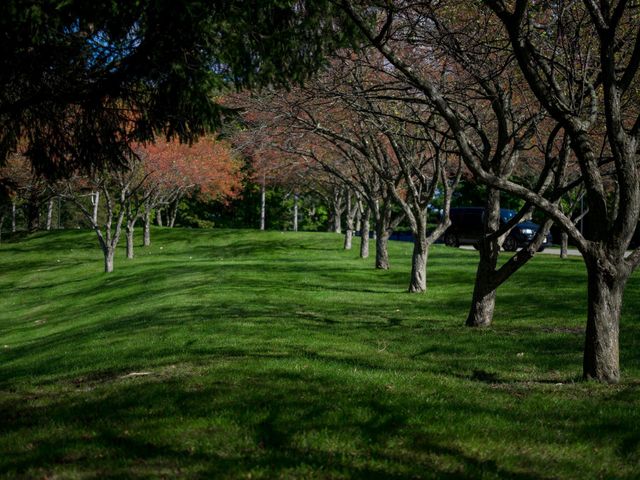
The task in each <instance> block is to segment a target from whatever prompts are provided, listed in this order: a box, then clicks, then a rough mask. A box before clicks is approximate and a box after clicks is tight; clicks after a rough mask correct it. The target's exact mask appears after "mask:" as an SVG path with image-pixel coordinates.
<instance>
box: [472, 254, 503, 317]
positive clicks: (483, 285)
mask: <svg viewBox="0 0 640 480" xmlns="http://www.w3.org/2000/svg"><path fill="white" fill-rule="evenodd" d="M496 258H497V256H496ZM494 270H495V263H494V262H493V259H492V258H483V256H482V255H481V256H480V262H479V263H478V269H477V271H476V279H475V285H474V287H473V298H472V300H471V308H470V309H469V315H468V316H467V321H466V325H467V326H468V327H488V326H489V325H491V322H492V321H493V312H494V310H495V306H496V292H497V290H496V288H494V286H493V285H492V282H491V278H492V276H493V273H494Z"/></svg>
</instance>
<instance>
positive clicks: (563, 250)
mask: <svg viewBox="0 0 640 480" xmlns="http://www.w3.org/2000/svg"><path fill="white" fill-rule="evenodd" d="M568 256H569V235H567V234H566V232H562V233H561V234H560V258H567V257H568Z"/></svg>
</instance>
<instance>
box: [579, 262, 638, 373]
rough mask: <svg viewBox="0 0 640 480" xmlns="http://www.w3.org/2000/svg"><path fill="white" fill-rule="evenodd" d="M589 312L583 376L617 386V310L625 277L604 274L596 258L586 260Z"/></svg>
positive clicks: (618, 312) (618, 360)
mask: <svg viewBox="0 0 640 480" xmlns="http://www.w3.org/2000/svg"><path fill="white" fill-rule="evenodd" d="M585 263H586V265H587V279H588V280H587V281H588V290H587V291H588V293H587V296H588V305H589V306H588V311H587V329H586V337H585V347H584V358H583V365H582V366H583V376H584V378H585V379H593V380H598V381H600V382H607V383H617V382H618V381H619V380H620V357H619V343H618V342H619V334H620V311H621V307H622V297H623V293H624V287H625V285H626V281H627V278H628V277H627V276H626V275H620V274H619V272H616V273H613V272H611V271H607V269H606V268H604V267H603V266H602V265H603V264H604V263H605V262H603V261H602V260H601V259H598V258H585Z"/></svg>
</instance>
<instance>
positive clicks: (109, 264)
mask: <svg viewBox="0 0 640 480" xmlns="http://www.w3.org/2000/svg"><path fill="white" fill-rule="evenodd" d="M103 253H104V271H105V273H111V272H113V259H114V257H115V254H116V249H115V248H109V247H107V248H103Z"/></svg>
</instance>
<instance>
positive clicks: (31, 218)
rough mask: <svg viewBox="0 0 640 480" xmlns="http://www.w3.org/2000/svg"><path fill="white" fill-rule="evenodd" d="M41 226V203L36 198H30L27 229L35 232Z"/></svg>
mask: <svg viewBox="0 0 640 480" xmlns="http://www.w3.org/2000/svg"><path fill="white" fill-rule="evenodd" d="M39 228H40V205H39V204H38V200H37V199H36V198H30V199H29V203H28V204H27V230H28V231H29V232H35V231H36V230H38V229H39Z"/></svg>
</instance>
